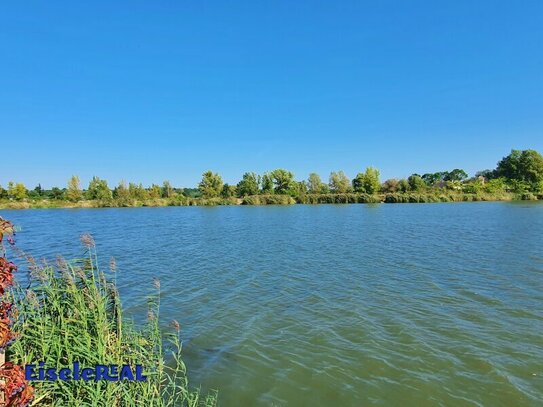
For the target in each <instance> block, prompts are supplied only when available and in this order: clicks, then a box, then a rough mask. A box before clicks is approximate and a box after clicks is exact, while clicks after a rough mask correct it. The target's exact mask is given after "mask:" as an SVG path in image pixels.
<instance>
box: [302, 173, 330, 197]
mask: <svg viewBox="0 0 543 407" xmlns="http://www.w3.org/2000/svg"><path fill="white" fill-rule="evenodd" d="M325 186H326V184H325V183H324V182H322V180H321V177H320V176H319V174H316V173H314V172H312V173H311V174H309V178H308V179H307V192H309V193H310V194H322V193H325V192H324V190H325V188H324V187H325Z"/></svg>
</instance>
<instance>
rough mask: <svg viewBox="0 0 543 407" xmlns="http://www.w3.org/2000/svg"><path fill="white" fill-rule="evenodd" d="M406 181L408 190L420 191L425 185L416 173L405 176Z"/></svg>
mask: <svg viewBox="0 0 543 407" xmlns="http://www.w3.org/2000/svg"><path fill="white" fill-rule="evenodd" d="M407 182H408V183H409V191H422V190H424V189H425V187H426V183H425V182H424V180H423V179H422V177H421V176H420V175H418V174H413V175H411V176H410V177H409V178H407Z"/></svg>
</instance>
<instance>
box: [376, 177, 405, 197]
mask: <svg viewBox="0 0 543 407" xmlns="http://www.w3.org/2000/svg"><path fill="white" fill-rule="evenodd" d="M404 181H405V180H404ZM381 189H382V190H383V192H386V193H390V194H393V193H395V192H398V191H399V190H400V181H398V180H397V179H395V178H391V179H387V180H386V181H385V182H383V186H382V187H381Z"/></svg>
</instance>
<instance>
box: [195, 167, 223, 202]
mask: <svg viewBox="0 0 543 407" xmlns="http://www.w3.org/2000/svg"><path fill="white" fill-rule="evenodd" d="M222 186H223V182H222V178H221V176H220V175H219V174H217V173H214V172H212V171H206V172H204V173H203V174H202V180H201V181H200V184H198V189H199V190H200V192H201V193H202V196H203V197H204V198H214V197H216V196H219V195H220V193H221V191H222Z"/></svg>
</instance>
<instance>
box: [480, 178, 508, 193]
mask: <svg viewBox="0 0 543 407" xmlns="http://www.w3.org/2000/svg"><path fill="white" fill-rule="evenodd" d="M505 181H506V179H505V178H493V179H491V180H490V181H488V182H486V183H485V185H484V190H485V191H486V192H489V193H497V192H504V191H505V188H506V183H505Z"/></svg>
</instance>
